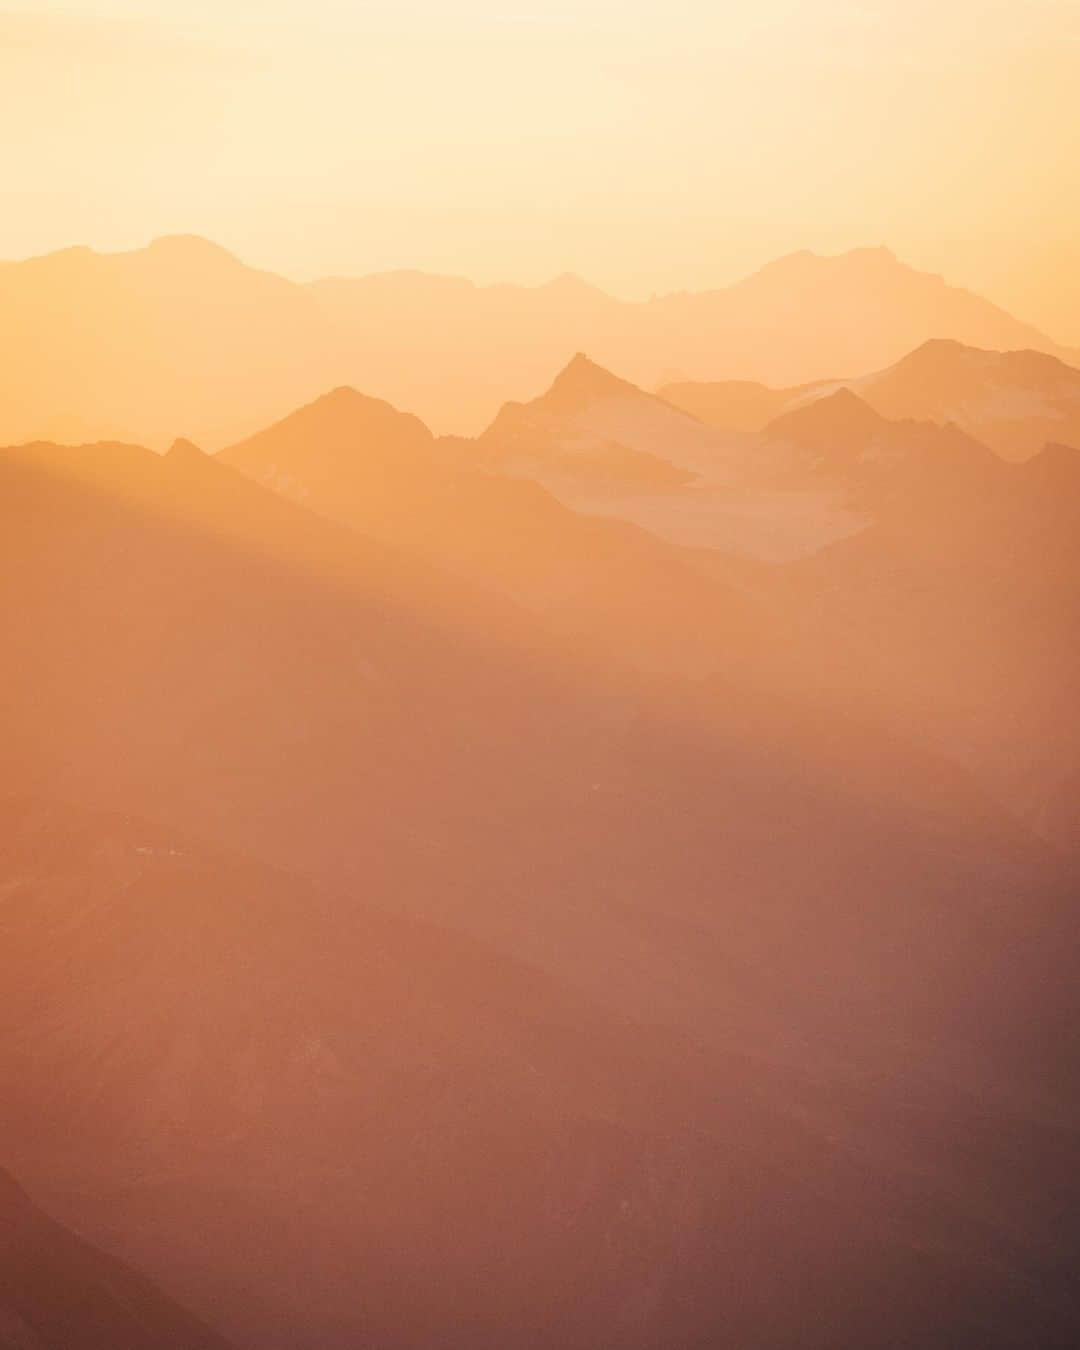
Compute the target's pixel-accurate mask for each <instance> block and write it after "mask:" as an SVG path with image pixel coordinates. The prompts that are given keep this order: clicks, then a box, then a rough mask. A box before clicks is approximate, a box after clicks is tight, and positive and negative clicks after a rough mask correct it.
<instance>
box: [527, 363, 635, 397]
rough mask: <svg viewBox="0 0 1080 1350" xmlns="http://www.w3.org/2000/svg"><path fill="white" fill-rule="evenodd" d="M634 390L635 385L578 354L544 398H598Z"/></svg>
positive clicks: (565, 367)
mask: <svg viewBox="0 0 1080 1350" xmlns="http://www.w3.org/2000/svg"><path fill="white" fill-rule="evenodd" d="M634 388H635V386H634V385H632V384H628V383H627V381H626V380H622V379H620V378H619V376H618V375H613V374H612V373H611V371H610V370H607V369H605V367H604V366H600V365H597V363H596V362H595V361H593V360H591V359H590V358H589V357H588V356H586V355H585V353H584V352H577V353H576V354H575V356H574V357H573V359H572V360H571V361H570V362H568V364H567V365H565V366H564V367H563V369H562V370H561V371H560V372H559V374H558V375H557V376H556V377H555V383H554V384H553V385H552V386H551V388H550V389H549V390H548V393H547V394H546V395H545V396H544V397H545V398H547V399H551V398H556V399H558V398H566V397H570V398H574V399H577V398H581V397H588V398H596V397H599V396H602V395H604V394H615V393H625V392H626V391H627V390H633V389H634Z"/></svg>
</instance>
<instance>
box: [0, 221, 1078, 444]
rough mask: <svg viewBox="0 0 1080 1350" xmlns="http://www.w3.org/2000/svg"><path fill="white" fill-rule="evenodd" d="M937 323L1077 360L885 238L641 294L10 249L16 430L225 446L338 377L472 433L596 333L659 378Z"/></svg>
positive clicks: (0, 270)
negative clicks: (877, 243)
mask: <svg viewBox="0 0 1080 1350" xmlns="http://www.w3.org/2000/svg"><path fill="white" fill-rule="evenodd" d="M930 338H949V339H954V340H956V341H959V342H961V343H964V344H967V345H969V346H974V347H984V348H991V349H996V350H1015V349H1019V348H1030V349H1033V350H1038V351H1042V352H1045V353H1048V354H1050V355H1053V356H1057V357H1059V358H1061V359H1063V360H1065V361H1080V353H1077V352H1072V351H1069V350H1067V349H1065V348H1062V347H1060V346H1059V345H1058V344H1056V343H1054V342H1053V341H1052V340H1051V339H1050V338H1049V337H1047V336H1046V335H1045V334H1044V333H1041V332H1039V331H1038V330H1037V329H1035V328H1033V327H1031V326H1030V325H1027V324H1024V323H1022V322H1021V321H1019V320H1017V319H1015V318H1013V317H1012V316H1011V315H1009V314H1008V313H1007V312H1006V311H1004V310H1002V309H1001V308H999V307H998V306H996V305H993V304H992V303H990V302H989V301H987V300H984V299H982V298H981V297H979V296H977V295H974V294H973V293H971V292H969V291H964V290H961V289H958V288H955V287H951V286H949V285H947V284H946V283H945V282H944V281H943V280H942V279H941V278H940V277H935V276H932V275H930V274H928V273H924V272H919V271H917V270H916V269H914V268H911V267H908V266H906V265H905V264H903V263H902V262H900V261H899V260H898V259H896V258H895V257H894V256H893V255H892V254H891V253H889V252H888V251H887V250H881V249H856V250H853V251H851V252H849V253H844V254H840V255H837V256H835V257H822V256H819V255H816V254H812V253H808V252H803V253H796V254H792V255H790V256H789V257H787V258H781V259H778V260H777V261H776V262H774V263H771V264H769V265H768V266H766V267H764V268H762V269H761V270H760V271H758V272H756V273H754V274H753V275H752V276H749V277H746V278H745V279H743V280H742V281H739V282H737V283H735V284H734V285H732V286H729V287H726V288H723V289H718V290H709V291H702V292H696V293H693V292H684V293H678V294H672V295H666V296H660V297H656V298H654V299H652V300H647V301H641V302H632V301H625V300H620V299H616V298H615V297H613V296H610V295H606V294H605V293H604V292H603V291H600V290H598V289H596V288H595V287H593V286H590V285H589V284H588V283H587V282H585V281H582V280H580V279H579V278H576V277H568V276H563V277H558V278H555V279H554V280H553V281H551V282H549V283H547V284H546V285H542V286H536V287H528V286H517V285H491V286H479V285H475V284H473V283H472V282H469V281H466V280H462V279H460V278H453V277H438V276H429V275H427V274H424V273H417V272H395V273H385V274H378V275H374V276H368V277H357V278H343V277H335V278H327V279H324V280H320V281H315V282H310V283H297V282H293V281H290V280H287V279H286V278H284V277H280V276H276V275H274V274H272V273H270V272H265V271H260V270H257V269H255V268H251V267H248V266H246V265H245V264H244V263H242V262H241V261H240V260H239V259H237V258H235V257H234V256H233V255H232V254H230V253H229V252H228V251H227V250H225V249H223V248H221V247H220V246H218V245H216V244H213V243H211V242H209V241H207V240H204V239H200V238H197V237H194V236H170V237H165V238H161V239H157V240H155V241H153V242H152V243H151V244H150V245H148V246H147V247H145V248H142V249H136V250H133V251H131V252H127V253H116V254H102V253H97V252H95V251H93V250H92V249H89V248H85V247H76V248H69V249H65V250H62V251H61V252H58V253H53V254H48V255H44V256H42V257H38V258H31V259H28V260H26V261H22V262H4V263H0V356H2V357H3V359H4V362H5V369H6V371H7V373H8V385H7V389H6V392H5V400H4V408H3V416H2V418H0V443H3V442H6V443H15V442H20V441H27V440H32V439H43V438H53V439H56V438H61V439H74V440H77V441H86V440H90V439H113V440H115V439H125V440H136V441H140V442H142V443H149V444H152V445H160V446H164V445H166V444H168V443H170V442H171V441H172V440H173V439H174V438H175V437H176V436H177V435H189V436H191V437H192V438H193V439H194V440H195V441H197V442H199V443H200V444H204V445H209V446H220V445H222V444H227V443H230V442H232V441H235V440H237V439H239V438H241V437H242V436H244V435H245V434H249V433H250V432H252V431H254V430H255V429H256V428H258V427H259V426H263V425H266V423H268V422H270V421H272V420H273V419H274V418H276V417H280V416H282V415H283V414H285V413H286V412H287V411H288V410H289V409H290V408H294V407H296V406H298V405H299V404H302V403H305V402H308V401H310V400H311V399H313V398H315V397H317V396H318V395H319V394H321V393H322V392H324V391H325V390H326V389H330V388H333V387H335V386H337V385H354V386H357V387H360V388H363V389H365V390H368V391H370V392H371V393H372V394H375V395H377V396H379V397H381V398H384V399H386V400H388V401H390V402H392V403H394V404H395V405H397V406H399V407H407V408H410V409H412V410H413V411H415V412H416V413H417V415H418V416H420V417H422V418H423V419H424V421H425V422H427V423H428V424H429V425H430V426H432V427H433V428H434V429H435V430H436V431H438V432H459V433H470V434H472V433H476V432H478V431H479V430H480V429H481V428H482V427H483V426H485V425H487V424H488V423H489V422H490V420H491V418H492V416H493V415H494V413H495V411H496V409H497V408H498V407H499V406H500V405H501V404H503V403H506V402H509V401H513V400H518V401H520V400H522V399H524V398H527V397H529V396H530V394H531V393H532V391H533V390H535V389H536V388H537V387H538V386H539V385H540V383H541V381H542V380H543V379H544V378H545V375H546V374H547V372H549V371H550V370H551V369H554V368H556V367H558V366H559V365H560V364H562V363H565V361H566V359H567V357H568V356H569V354H570V353H572V352H574V351H578V350H587V351H589V352H590V353H591V354H592V356H593V357H594V359H595V360H597V361H598V362H599V363H600V364H602V365H604V366H607V367H611V368H614V369H616V370H618V371H620V372H622V373H623V374H625V375H626V377H627V378H629V379H630V380H632V381H633V382H635V383H637V384H639V385H642V386H645V387H648V388H654V387H656V385H657V384H659V383H660V382H661V381H662V380H665V379H667V380H669V381H671V380H672V379H673V378H675V376H676V373H677V375H678V378H679V379H680V380H682V381H687V380H690V381H700V380H716V379H719V378H723V379H732V380H740V381H744V382H745V381H758V382H763V383H766V384H774V385H776V384H781V385H792V384H800V383H807V382H810V381H814V380H821V379H829V378H833V377H835V376H836V375H837V374H843V373H844V372H852V371H855V372H858V371H865V370H872V369H881V368H884V367H886V366H888V365H889V364H891V363H894V362H896V361H898V360H899V359H900V358H901V357H903V356H904V355H905V354H906V353H907V352H909V351H911V350H912V349H913V348H915V347H917V346H918V345H919V344H920V343H922V342H925V341H926V340H927V339H930Z"/></svg>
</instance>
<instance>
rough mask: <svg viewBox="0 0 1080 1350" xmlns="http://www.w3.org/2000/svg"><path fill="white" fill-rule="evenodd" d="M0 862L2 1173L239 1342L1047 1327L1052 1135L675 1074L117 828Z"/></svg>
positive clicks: (721, 1067)
mask: <svg viewBox="0 0 1080 1350" xmlns="http://www.w3.org/2000/svg"><path fill="white" fill-rule="evenodd" d="M0 851H2V857H3V863H4V870H5V876H6V877H7V884H6V888H5V898H4V908H3V918H4V933H5V943H4V947H3V956H2V957H0V961H2V963H3V974H4V979H5V988H6V991H7V995H6V1010H7V1011H6V1015H5V1023H4V1026H3V1030H2V1034H0V1075H2V1077H3V1081H5V1082H6V1083H16V1082H17V1083H18V1084H19V1092H18V1094H17V1095H16V1096H15V1097H14V1098H11V1099H10V1100H11V1101H12V1108H13V1109H11V1110H9V1111H7V1112H6V1113H5V1117H4V1120H3V1122H2V1124H0V1139H2V1140H3V1146H4V1148H5V1149H6V1150H7V1153H8V1156H12V1157H15V1158H17V1159H18V1162H19V1166H20V1169H21V1170H23V1171H24V1172H25V1173H26V1175H28V1176H33V1177H34V1178H35V1188H36V1189H38V1190H39V1191H41V1193H42V1194H48V1196H49V1204H50V1207H51V1208H53V1209H54V1210H55V1211H56V1212H60V1213H64V1214H65V1215H67V1216H68V1217H69V1218H70V1220H71V1221H72V1222H76V1223H77V1224H78V1226H79V1227H80V1228H81V1229H82V1230H83V1231H85V1232H88V1233H91V1234H93V1235H96V1236H98V1238H99V1240H101V1241H103V1242H104V1241H107V1242H108V1245H109V1246H110V1247H111V1248H112V1249H114V1250H118V1251H121V1252H123V1253H125V1255H126V1256H128V1258H129V1259H132V1260H137V1261H138V1262H139V1263H140V1264H141V1265H143V1266H144V1267H145V1268H146V1269H148V1270H150V1271H152V1272H154V1274H155V1275H157V1277H158V1278H161V1279H165V1278H167V1279H168V1281H169V1284H170V1287H173V1288H176V1289H178V1290H180V1291H182V1293H183V1296H184V1298H185V1299H186V1300H187V1301H188V1302H189V1304H191V1306H193V1307H196V1308H199V1309H202V1310H204V1311H205V1312H206V1313H210V1312H212V1313H213V1315H214V1317H215V1320H216V1321H218V1322H219V1323H220V1324H221V1325H222V1326H224V1327H225V1328H227V1329H228V1331H229V1333H230V1334H231V1335H232V1337H233V1338H234V1340H235V1341H236V1342H237V1343H239V1344H243V1345H252V1346H268V1347H276V1346H282V1347H284V1346H292V1345H301V1344H303V1345H307V1344H318V1345H323V1346H328V1347H339V1346H340V1347H345V1346H350V1345H355V1344H357V1343H367V1344H373V1345H377V1346H387V1347H391V1346H393V1347H399V1346H400V1347H405V1346H410V1347H420V1346H423V1345H429V1344H431V1343H432V1341H433V1340H437V1341H438V1342H439V1343H440V1344H444V1345H447V1346H452V1347H458V1346H461V1347H462V1350H464V1347H466V1346H469V1347H474V1346H491V1347H494V1346H496V1345H500V1346H505V1345H513V1346H522V1347H525V1346H529V1347H532V1346H536V1347H539V1346H541V1345H548V1344H551V1343H552V1342H553V1340H557V1341H558V1343H559V1344H562V1345H566V1346H568V1347H575V1348H576V1347H581V1350H584V1347H585V1346H596V1345H601V1346H612V1347H621V1348H622V1347H638V1346H640V1347H650V1350H659V1347H660V1346H662V1345H667V1346H680V1347H681V1346H686V1347H689V1346H699V1345H706V1344H714V1343H716V1342H717V1341H729V1340H730V1341H734V1342H735V1343H738V1344H740V1345H747V1346H761V1347H768V1348H769V1350H773V1348H774V1347H792V1348H793V1347H795V1346H798V1345H802V1344H805V1336H806V1327H807V1326H808V1325H812V1326H814V1327H816V1328H820V1329H821V1332H822V1336H823V1337H827V1338H828V1341H829V1343H830V1344H834V1345H839V1346H850V1347H852V1350H855V1347H865V1346H876V1345H881V1346H883V1347H884V1346H886V1345H893V1344H895V1343H896V1337H897V1336H898V1335H902V1336H903V1337H904V1338H905V1339H906V1340H907V1341H910V1342H911V1343H916V1344H925V1345H930V1344H941V1345H944V1344H950V1345H960V1346H967V1345H970V1346H972V1347H975V1346H995V1347H997V1346H1001V1347H1005V1346H1016V1347H1019V1346H1023V1345H1027V1344H1030V1343H1031V1338H1032V1336H1035V1337H1036V1338H1038V1342H1039V1343H1040V1344H1051V1343H1055V1344H1056V1343H1061V1344H1064V1343H1065V1341H1066V1339H1067V1338H1068V1336H1069V1335H1070V1333H1071V1330H1072V1329H1073V1328H1075V1325H1076V1324H1077V1318H1078V1316H1080V1313H1078V1311H1077V1306H1076V1291H1075V1289H1074V1288H1073V1285H1072V1282H1071V1281H1069V1280H1067V1279H1063V1278H1062V1276H1061V1272H1060V1270H1059V1269H1058V1264H1057V1263H1058V1261H1059V1260H1060V1259H1061V1256H1060V1245H1059V1244H1061V1243H1062V1242H1063V1241H1068V1240H1069V1239H1067V1238H1066V1234H1065V1233H1064V1232H1063V1231H1062V1229H1061V1227H1060V1220H1059V1218H1058V1209H1057V1205H1060V1206H1061V1210H1062V1212H1063V1213H1064V1212H1066V1210H1067V1206H1068V1205H1069V1204H1070V1202H1071V1198H1072V1196H1073V1193H1074V1190H1075V1183H1074V1181H1073V1179H1072V1178H1071V1177H1070V1173H1069V1171H1068V1160H1069V1157H1070V1156H1071V1150H1072V1148H1073V1143H1074V1141H1073V1136H1072V1134H1071V1132H1070V1131H1069V1130H1067V1129H1063V1128H1062V1127H1060V1126H1057V1125H1052V1124H1043V1123H1040V1122H1038V1121H1037V1120H1036V1119H1034V1118H1029V1117H1025V1116H1021V1115H1016V1114H1014V1113H1013V1112H1012V1111H1011V1110H1005V1111H1002V1109H1001V1106H1000V1104H999V1103H998V1102H997V1101H996V1100H995V1099H994V1098H993V1097H990V1098H986V1097H984V1098H983V1099H982V1101H981V1102H980V1103H979V1104H978V1105H976V1102H975V1101H974V1100H972V1101H971V1103H970V1104H969V1105H968V1106H967V1107H966V1108H965V1109H964V1110H958V1107H959V1103H960V1102H962V1100H963V1096H962V1094H961V1095H960V1096H959V1097H957V1098H956V1099H954V1100H951V1099H950V1098H949V1097H947V1096H946V1097H942V1096H941V1094H940V1093H937V1094H932V1095H930V1096H928V1097H927V1098H926V1099H925V1100H924V1099H923V1098H922V1097H911V1096H910V1095H909V1096H908V1098H907V1100H906V1103H905V1104H904V1105H903V1107H902V1109H901V1114H902V1117H903V1120H902V1123H900V1122H897V1121H896V1120H895V1119H894V1120H892V1123H890V1112H895V1111H896V1110H897V1109H898V1105H899V1103H898V1101H896V1100H893V1101H888V1100H887V1101H878V1100H876V1097H877V1096H878V1092H879V1089H875V1088H873V1087H872V1085H871V1084H872V1080H868V1081H859V1079H858V1078H855V1077H852V1076H851V1075H850V1074H837V1073H835V1072H832V1073H830V1072H828V1071H825V1070H823V1067H822V1066H821V1065H820V1064H816V1063H815V1062H814V1061H813V1060H812V1059H805V1060H804V1059H802V1057H801V1056H800V1055H799V1054H797V1053H793V1051H794V1047H793V1046H789V1052H788V1055H787V1056H786V1057H784V1058H781V1059H776V1060H769V1059H761V1058H759V1057H757V1056H755V1055H753V1054H739V1053H731V1054H724V1055H717V1054H716V1053H715V1052H712V1053H709V1054H706V1053H704V1052H703V1051H702V1050H701V1049H699V1048H697V1047H696V1046H695V1045H694V1044H693V1043H692V1042H691V1041H688V1040H686V1039H685V1038H683V1037H681V1036H677V1035H672V1034H671V1033H669V1032H666V1031H662V1030H659V1029H657V1028H654V1027H650V1026H649V1025H648V1024H647V1023H642V1021H641V1020H639V1019H634V1018H627V1017H623V1016H613V1015H612V1014H611V1013H610V1012H608V1011H605V1010H604V1009H603V1008H602V1007H600V1006H599V1005H598V1004H597V1003H595V1001H593V1000H592V999H589V998H586V997H583V996H582V995H581V994H580V993H577V992H575V991H574V990H573V988H572V987H570V986H569V985H568V984H567V983H566V982H564V981H562V980H560V979H557V978H552V976H550V975H547V974H542V973H540V972H538V971H536V970H534V969H530V968H529V967H527V966H525V965H522V963H521V962H519V961H515V960H513V959H510V958H508V957H506V956H505V955H502V954H499V953H498V952H496V951H494V950H492V949H491V948H490V947H489V946H488V945H487V944H478V943H476V942H473V941H470V940H466V939H463V938H461V937H460V936H454V935H453V934H451V933H450V932H447V931H446V930H440V929H437V928H432V927H431V926H430V925H427V924H424V923H417V922H415V921H404V920H402V919H400V918H394V917H391V916H389V915H386V914H384V913H380V912H379V910H378V909H377V908H374V907H373V906H372V905H371V903H370V898H369V894H368V893H366V892H364V891H354V892H353V893H352V894H349V895H343V894H336V893H334V892H327V891H325V890H321V889H319V888H315V887H313V886H311V885H310V884H309V883H307V882H305V881H303V880H302V879H300V878H298V877H296V876H294V875H290V874H287V873H282V872H279V871H275V870H272V869H268V868H266V867H263V866H261V865H258V864H254V863H251V862H248V861H245V860H242V859H237V858H235V857H232V856H230V855H229V854H228V853H224V852H221V851H219V850H208V849H206V848H205V847H203V846H201V845H199V844H198V843H197V842H195V841H192V840H191V839H190V838H189V837H186V836H179V835H177V834H175V833H174V832H172V831H170V830H168V829H164V828H162V827H160V826H155V825H152V824H148V823H146V822H144V821H141V820H140V819H139V818H138V817H135V816H130V817H124V816H114V815H103V814H100V813H86V812H83V811H78V810H73V809H72V808H70V807H64V806H59V805H56V804H48V803H43V802H40V801H28V800H15V801H12V800H8V801H6V802H5V803H4V805H3V808H2V810H0ZM1050 949H1051V948H1050V947H1049V946H1048V945H1041V946H1040V951H1042V952H1046V951H1048V950H1050ZM1036 964H1037V961H1036V959H1035V954H1034V953H1031V954H1029V955H1027V956H1026V957H1025V958H1024V960H1023V962H1022V965H1023V970H1022V971H1019V972H1017V973H1018V974H1020V975H1021V976H1022V977H1023V978H1026V975H1027V972H1028V968H1029V967H1034V966H1035V965H1036ZM716 971H717V968H716V967H714V969H713V974H714V978H715V975H716ZM1049 973H1050V972H1049V971H1048V970H1047V968H1046V967H1045V965H1044V966H1043V968H1042V969H1041V971H1040V975H1041V978H1042V980H1043V984H1044V993H1043V998H1044V1002H1043V1004H1042V1005H1041V1007H1040V1006H1037V1005H1033V1006H1032V1008H1031V1010H1030V1011H1031V1012H1032V1013H1033V1014H1034V1015H1035V1016H1036V1017H1037V1018H1038V1019H1039V1020H1040V1023H1042V1018H1043V1017H1044V1016H1045V1015H1046V1014H1047V1013H1048V1012H1049V1011H1050V1010H1051V1005H1050V1003H1049V1002H1048V1001H1046V1000H1047V994H1048V993H1049V991H1051V990H1052V991H1053V992H1054V993H1055V995H1060V994H1063V993H1064V992H1065V990H1066V988H1067V984H1066V982H1065V981H1064V980H1063V981H1062V982H1061V983H1058V982H1056V981H1055V982H1054V983H1052V984H1050V983H1047V976H1048V974H1049ZM1065 973H1066V972H1065V970H1064V969H1062V970H1061V972H1060V974H1061V975H1062V976H1064V975H1065ZM1069 1006H1070V1005H1069V1003H1068V1001H1067V999H1066V1000H1065V1001H1064V1002H1062V1003H1061V1004H1058V1005H1056V1006H1054V1007H1053V1011H1054V1012H1055V1013H1066V1012H1067V1011H1068V1008H1069ZM1043 1025H1045V1024H1043ZM42 1121H47V1122H48V1127H47V1129H45V1130H43V1129H42V1127H41V1122H42ZM1021 1159H1025V1162H1024V1165H1023V1166H1018V1163H1019V1162H1020V1160H1021ZM988 1186H990V1187H992V1190H988V1189H987V1187H988ZM1050 1186H1053V1187H1055V1188H1058V1201H1057V1202H1056V1204H1055V1205H1049V1204H1048V1203H1047V1199H1046V1196H1047V1188H1048V1187H1050ZM1055 1247H1057V1250H1055ZM15 1250H16V1251H17V1252H18V1253H19V1256H20V1259H24V1258H25V1257H26V1254H27V1250H28V1248H27V1246H26V1244H25V1239H22V1240H21V1241H20V1242H17V1243H16V1248H15ZM781 1288H782V1289H783V1290H784V1297H783V1299H779V1298H778V1297H777V1291H778V1290H779V1289H781ZM91 1343H92V1342H91ZM123 1343H124V1344H131V1345H141V1342H140V1341H139V1340H138V1339H137V1338H136V1339H131V1340H127V1341H124V1342H123ZM150 1343H151V1344H152V1343H153V1342H150ZM175 1343H176V1344H178V1345H181V1346H182V1345H184V1344H185V1342H184V1341H182V1340H178V1341H176V1342H175ZM76 1344H78V1342H76ZM193 1344H196V1345H197V1344H200V1342H198V1341H195V1342H193Z"/></svg>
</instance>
